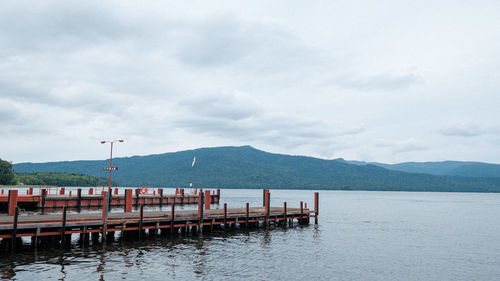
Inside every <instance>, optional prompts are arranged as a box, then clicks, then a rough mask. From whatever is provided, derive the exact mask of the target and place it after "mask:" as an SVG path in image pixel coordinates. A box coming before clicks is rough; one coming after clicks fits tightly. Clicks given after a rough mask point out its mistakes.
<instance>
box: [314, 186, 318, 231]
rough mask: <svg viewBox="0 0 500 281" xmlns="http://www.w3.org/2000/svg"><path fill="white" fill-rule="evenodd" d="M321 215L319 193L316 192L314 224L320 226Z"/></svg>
mask: <svg viewBox="0 0 500 281" xmlns="http://www.w3.org/2000/svg"><path fill="white" fill-rule="evenodd" d="M318 215H319V193H318V192H314V224H318Z"/></svg>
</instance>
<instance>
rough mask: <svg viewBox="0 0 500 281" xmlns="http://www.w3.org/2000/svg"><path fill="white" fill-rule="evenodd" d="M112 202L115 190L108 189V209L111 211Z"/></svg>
mask: <svg viewBox="0 0 500 281" xmlns="http://www.w3.org/2000/svg"><path fill="white" fill-rule="evenodd" d="M111 202H113V191H112V190H111V188H110V189H108V205H107V206H108V211H111Z"/></svg>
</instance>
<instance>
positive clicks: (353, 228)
mask: <svg viewBox="0 0 500 281" xmlns="http://www.w3.org/2000/svg"><path fill="white" fill-rule="evenodd" d="M313 193H314V192H313V191H309V190H271V205H273V206H282V205H283V201H287V204H288V206H289V207H298V206H299V201H300V200H305V201H306V202H308V205H309V207H310V208H312V207H313V195H314V194H313ZM224 202H226V203H228V208H231V207H242V206H244V204H245V203H246V202H249V203H250V205H251V206H257V205H261V204H262V190H238V189H224V190H222V192H221V203H224ZM221 206H222V204H221ZM213 207H216V205H214V206H213ZM75 238H76V237H75ZM499 276H500V194H486V193H430V192H429V193H424V192H365V191H320V215H319V225H317V226H316V225H314V220H313V219H311V224H310V225H307V226H298V225H297V224H295V226H294V227H291V228H288V227H287V228H285V227H271V228H270V229H269V230H266V229H264V228H260V229H255V230H250V231H246V230H245V229H237V230H235V231H233V230H232V231H228V232H226V233H224V232H217V233H215V234H212V235H203V236H197V235H194V236H190V237H179V238H174V239H173V240H171V239H170V238H157V239H152V240H147V241H143V242H132V241H125V242H123V243H120V242H115V243H112V244H107V245H105V246H103V245H98V246H91V247H87V248H80V247H79V246H78V244H77V240H76V239H74V242H73V247H72V249H71V250H69V251H66V252H65V253H64V254H63V255H61V251H60V250H58V249H55V250H53V251H50V250H38V251H37V252H34V251H24V252H22V253H17V254H14V255H10V254H7V253H1V254H0V277H1V278H2V279H6V280H36V279H38V280H139V279H143V280H145V281H146V280H148V281H149V280H168V279H178V280H187V279H203V280H236V279H247V280H329V279H334V280H498V279H499V278H500V277H499Z"/></svg>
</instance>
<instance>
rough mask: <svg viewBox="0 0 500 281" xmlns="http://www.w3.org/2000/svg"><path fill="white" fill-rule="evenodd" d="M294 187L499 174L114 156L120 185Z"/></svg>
mask: <svg viewBox="0 0 500 281" xmlns="http://www.w3.org/2000/svg"><path fill="white" fill-rule="evenodd" d="M194 156H196V167H195V168H196V184H197V186H200V187H205V188H208V187H221V188H291V189H345V190H411V191H471V192H500V178H472V177H455V176H436V175H429V174H415V173H407V172H401V171H393V170H388V169H385V168H383V167H379V166H376V165H354V164H350V163H347V162H346V161H343V160H323V159H318V158H313V157H305V156H291V155H283V154H273V153H268V152H264V151H260V150H257V149H255V148H253V147H250V146H242V147H216V148H200V149H196V150H187V151H179V152H175V153H165V154H157V155H148V156H133V157H124V158H114V159H113V164H114V165H116V166H118V167H119V170H118V171H116V172H113V180H115V181H116V182H117V183H118V184H119V185H122V186H141V185H149V186H168V187H177V186H181V187H186V186H188V184H189V183H190V182H192V181H193V168H192V167H191V162H192V160H193V157H194ZM108 163H109V162H108V161H107V160H96V161H65V162H50V163H20V164H15V165H14V170H15V171H16V172H68V173H81V174H89V175H93V176H97V177H105V176H106V173H105V172H104V171H103V170H102V168H103V167H105V166H107V165H108Z"/></svg>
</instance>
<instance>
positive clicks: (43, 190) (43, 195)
mask: <svg viewBox="0 0 500 281" xmlns="http://www.w3.org/2000/svg"><path fill="white" fill-rule="evenodd" d="M45 197H47V189H42V215H43V214H44V213H45Z"/></svg>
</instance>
